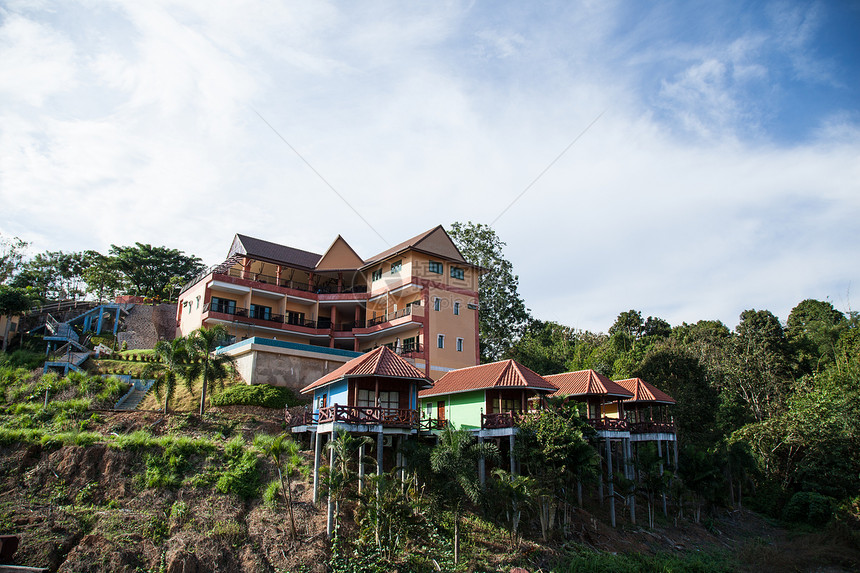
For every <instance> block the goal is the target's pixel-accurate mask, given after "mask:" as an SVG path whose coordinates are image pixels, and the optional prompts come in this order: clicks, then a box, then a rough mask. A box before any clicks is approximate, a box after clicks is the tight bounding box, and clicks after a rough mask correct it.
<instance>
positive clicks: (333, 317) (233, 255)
mask: <svg viewBox="0 0 860 573" xmlns="http://www.w3.org/2000/svg"><path fill="white" fill-rule="evenodd" d="M479 271H480V269H479V268H477V267H475V266H474V265H471V264H469V263H468V262H467V261H466V260H465V259H464V258H463V255H462V254H461V253H460V251H459V250H458V249H457V247H456V246H455V245H454V243H453V241H452V240H451V238H450V237H449V236H448V234H447V233H446V232H445V230H444V229H443V228H442V226H441V225H440V226H438V227H435V228H433V229H430V230H429V231H426V232H424V233H421V234H420V235H418V236H416V237H413V238H411V239H409V240H407V241H404V242H403V243H400V244H399V245H396V246H394V247H392V248H390V249H388V250H386V251H384V252H382V253H379V254H377V255H374V256H371V257H369V258H367V259H362V258H361V257H360V256H359V255H358V254H357V253H356V252H355V251H354V250H353V249H352V247H350V246H349V244H348V243H347V242H346V241H345V240H344V239H343V238H342V237H340V236H338V237H337V238H336V239H335V240H334V242H333V243H332V244H331V246H330V247H329V248H328V249H327V250H326V252H325V253H323V254H317V253H312V252H308V251H303V250H300V249H296V248H293V247H287V246H284V245H279V244H276V243H271V242H269V241H264V240H261V239H256V238H253V237H248V236H246V235H236V236H235V238H234V239H233V243H232V245H231V246H230V250H229V252H228V253H227V258H226V259H225V261H224V262H223V263H221V264H219V265H216V266H214V267H212V268H210V269H208V270H207V271H205V272H204V273H203V274H202V275H200V276H199V277H198V278H196V279H195V280H193V281H191V282H190V283H189V284H188V285H186V287H185V288H184V289H183V291H182V293H181V294H180V300H179V305H178V307H177V316H176V320H177V325H178V332H179V334H181V335H186V334H188V333H190V332H191V331H192V330H194V329H195V328H198V327H200V326H211V325H214V324H223V325H225V326H226V327H227V329H228V330H229V332H230V334H231V335H232V336H233V337H234V339H235V342H236V344H234V345H233V346H232V347H230V348H229V349H228V350H227V352H228V353H230V354H231V355H232V356H233V357H234V358H235V359H236V360H237V363H238V367H239V370H240V372H241V373H242V375H243V377H244V378H245V380H246V381H247V382H249V383H269V384H276V385H290V386H293V387H294V388H295V389H296V390H300V389H301V388H302V387H304V386H305V385H306V384H308V383H310V382H313V381H314V380H316V379H317V378H318V377H320V376H322V375H324V374H327V373H328V372H331V371H332V370H334V369H335V368H337V367H339V366H340V365H342V364H344V363H345V362H346V361H348V360H349V359H351V358H354V357H356V356H358V355H359V354H360V353H365V352H368V351H370V350H373V349H375V348H379V347H381V346H386V347H388V348H389V349H391V350H392V351H394V352H395V353H396V354H398V355H400V356H401V357H403V358H404V359H406V360H408V361H409V362H410V363H411V364H412V365H414V366H415V367H416V368H418V369H419V370H421V371H422V372H423V373H424V375H425V376H426V377H427V378H430V379H434V380H435V379H438V378H441V377H442V375H443V374H445V373H446V372H448V371H449V370H455V369H458V368H463V367H466V366H475V365H476V364H478V360H479V347H478V292H477V290H478V288H477V285H478V273H479Z"/></svg>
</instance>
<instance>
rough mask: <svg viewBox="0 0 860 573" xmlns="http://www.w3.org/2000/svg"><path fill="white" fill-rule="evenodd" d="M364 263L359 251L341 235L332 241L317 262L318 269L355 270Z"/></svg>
mask: <svg viewBox="0 0 860 573" xmlns="http://www.w3.org/2000/svg"><path fill="white" fill-rule="evenodd" d="M363 264H364V261H363V260H362V259H361V257H359V256H358V253H356V252H355V249H353V248H352V247H351V246H349V243H347V242H346V240H345V239H344V238H343V237H341V236H340V235H338V236H337V238H336V239H335V240H334V242H332V244H331V246H329V248H328V249H327V250H326V252H325V254H323V256H322V257H321V258H320V260H319V262H318V263H317V264H316V269H315V270H318V271H343V270H355V269H357V268H359V267H360V266H361V265H363Z"/></svg>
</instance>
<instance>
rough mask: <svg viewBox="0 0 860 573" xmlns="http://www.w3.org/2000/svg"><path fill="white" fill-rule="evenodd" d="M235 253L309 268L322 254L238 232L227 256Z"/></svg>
mask: <svg viewBox="0 0 860 573" xmlns="http://www.w3.org/2000/svg"><path fill="white" fill-rule="evenodd" d="M235 254H238V255H244V256H247V257H250V258H253V259H259V260H264V261H268V262H271V263H275V264H283V265H288V266H295V267H302V268H305V269H309V270H310V269H313V268H314V267H316V266H317V263H318V262H319V260H320V258H321V255H318V254H317V253H311V252H310V251H302V250H301V249H294V248H293V247H286V246H284V245H279V244H277V243H272V242H270V241H264V240H262V239H255V238H254V237H249V236H247V235H240V234H238V233H237V234H236V236H235V237H234V238H233V244H232V245H231V246H230V252H229V253H228V254H227V257H228V258H229V257H230V256H231V255H235Z"/></svg>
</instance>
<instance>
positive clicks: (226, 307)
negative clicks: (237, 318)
mask: <svg viewBox="0 0 860 573" xmlns="http://www.w3.org/2000/svg"><path fill="white" fill-rule="evenodd" d="M210 308H211V309H212V312H221V313H224V314H236V301H235V300H228V299H226V298H218V297H217V296H213V297H212V304H211V306H210Z"/></svg>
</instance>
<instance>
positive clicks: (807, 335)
mask: <svg viewBox="0 0 860 573" xmlns="http://www.w3.org/2000/svg"><path fill="white" fill-rule="evenodd" d="M847 325H848V320H847V319H846V318H845V315H844V314H842V313H841V312H839V311H838V310H836V309H835V308H833V305H832V304H830V303H829V302H822V301H820V300H814V299H807V300H804V301H803V302H801V303H800V304H798V305H797V306H795V307H794V308H793V309H791V314H789V315H788V321H786V325H785V335H786V338H787V339H788V342H789V344H791V346H792V350H793V352H794V358H795V360H796V361H797V363H798V365H799V367H800V373H801V374H812V373H813V372H820V371H822V370H824V368H825V367H826V366H827V365H828V364H831V363H833V361H834V359H835V352H836V350H835V346H836V342H837V341H838V340H839V335H840V333H841V332H842V330H843V329H845V328H846V327H847Z"/></svg>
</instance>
